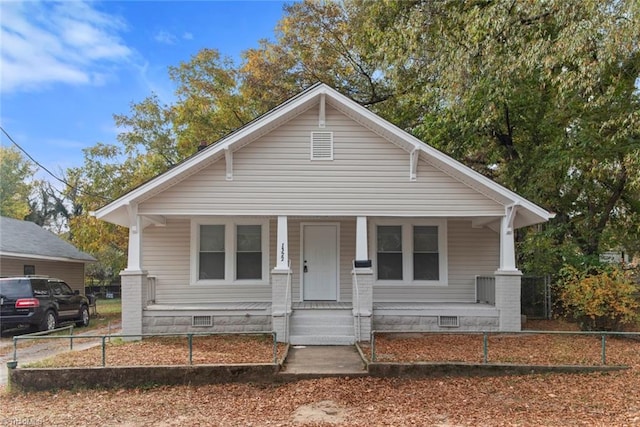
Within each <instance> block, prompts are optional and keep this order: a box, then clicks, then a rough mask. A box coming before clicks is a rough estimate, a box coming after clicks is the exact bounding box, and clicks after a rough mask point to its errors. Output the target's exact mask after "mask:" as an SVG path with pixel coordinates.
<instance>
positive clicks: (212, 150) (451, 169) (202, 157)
mask: <svg viewBox="0 0 640 427" xmlns="http://www.w3.org/2000/svg"><path fill="white" fill-rule="evenodd" d="M322 99H324V101H325V102H326V103H327V104H328V105H331V106H332V107H333V108H335V109H337V110H338V111H340V112H341V113H342V114H345V115H346V116H347V117H349V118H351V119H352V120H354V121H355V122H357V123H358V124H360V125H362V126H364V127H365V128H367V129H369V130H371V131H372V132H374V133H376V134H378V135H380V136H381V137H383V138H385V139H386V140H388V141H389V142H391V143H393V144H395V145H396V146H398V147H400V148H402V149H404V150H405V151H407V152H408V153H410V152H415V153H416V154H419V153H423V156H422V157H426V159H427V161H428V162H429V163H430V164H431V165H433V166H434V167H436V168H437V169H439V170H441V171H442V172H444V173H445V174H447V175H449V176H452V177H453V178H455V179H457V180H458V181H460V182H462V183H464V184H466V185H468V186H469V187H471V188H473V189H475V190H476V191H478V192H480V193H482V194H484V195H486V196H487V197H489V198H492V199H493V200H496V201H498V202H499V203H501V204H503V205H504V206H505V207H506V206H514V205H515V206H518V209H517V213H516V218H515V221H514V227H516V228H519V227H524V226H527V225H532V224H537V223H541V222H544V221H547V220H548V219H550V218H553V216H554V214H552V213H549V212H548V211H546V210H545V209H543V208H541V207H539V206H537V205H536V204H534V203H532V202H530V201H529V200H527V199H525V198H524V197H522V196H520V195H518V194H516V193H514V192H512V191H510V190H508V189H507V188H505V187H503V186H501V185H499V184H498V183H496V182H494V181H492V180H490V179H489V178H487V177H485V176H483V175H482V174H480V173H478V172H476V171H474V170H473V169H471V168H469V167H467V166H465V165H463V164H462V163H460V162H458V161H457V160H454V159H453V158H451V157H449V156H447V155H446V154H444V153H442V152H441V151H439V150H437V149H435V148H433V147H431V146H429V145H427V144H425V143H424V142H422V141H420V140H419V139H417V138H416V137H414V136H412V135H411V134H409V133H407V132H405V131H403V130H402V129H400V128H398V127H397V126H395V125H393V124H391V123H390V122H388V121H386V120H384V119H383V118H382V117H380V116H378V115H376V114H374V113H373V112H371V111H369V110H368V109H366V108H365V107H363V106H361V105H360V104H358V103H356V102H355V101H353V100H351V99H349V98H348V97H346V96H344V95H342V94H340V93H339V92H338V91H336V90H335V89H333V88H331V87H329V86H327V85H326V84H323V83H318V84H315V85H313V86H311V87H310V88H308V89H307V90H305V91H303V92H301V93H300V94H298V95H296V96H295V97H293V98H291V99H289V100H288V101H286V102H284V103H283V104H280V105H279V106H277V107H276V108H274V109H273V110H271V111H269V112H268V113H266V114H264V115H262V116H260V117H258V118H257V119H255V120H254V121H252V122H250V123H249V124H247V125H245V126H244V127H242V128H240V129H238V130H236V131H235V132H233V133H231V134H230V135H228V136H226V137H224V138H222V139H221V140H219V141H218V142H217V143H215V144H212V145H210V146H208V147H207V148H205V149H204V150H202V151H200V152H198V153H196V154H194V155H193V156H191V157H189V158H187V159H185V160H184V161H183V162H182V163H180V164H178V165H177V166H175V167H173V168H172V169H170V170H168V171H166V172H164V173H163V174H160V175H158V176H157V177H155V178H153V179H151V180H150V181H148V182H146V183H145V184H143V185H141V186H139V187H137V188H135V189H133V190H131V191H130V192H128V193H126V194H125V195H123V196H121V197H119V198H118V199H116V200H114V201H113V202H111V203H109V204H107V205H106V206H104V207H102V208H100V209H99V210H97V211H96V212H95V213H94V215H95V216H96V217H97V218H99V219H102V220H105V221H108V222H112V223H114V224H118V225H122V226H125V227H129V226H130V219H129V216H130V212H131V209H130V208H131V207H132V206H133V205H135V204H137V203H140V202H143V201H144V200H147V199H149V198H150V197H152V196H154V195H156V194H158V193H160V192H162V191H163V190H165V189H167V188H169V187H171V186H173V185H175V184H176V183H178V182H181V181H182V180H184V179H186V178H187V177H189V176H191V175H193V174H194V173H196V172H198V171H199V170H202V169H203V168H205V167H207V166H209V165H211V164H212V163H214V162H216V161H218V160H220V159H221V158H223V157H224V156H225V152H226V151H227V150H228V151H229V152H233V151H236V150H238V149H239V148H241V147H243V146H245V145H247V144H249V143H251V142H253V141H255V140H256V139H258V138H259V137H261V136H263V135H265V134H266V133H268V132H271V131H272V130H274V129H275V128H277V127H279V126H281V125H282V124H284V123H286V122H288V121H289V120H291V119H293V118H294V117H296V116H298V115H300V114H301V113H303V112H305V111H307V110H308V109H310V108H312V107H314V106H316V105H318V104H319V103H320V102H321V100H322Z"/></svg>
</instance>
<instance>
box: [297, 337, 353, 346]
mask: <svg viewBox="0 0 640 427" xmlns="http://www.w3.org/2000/svg"><path fill="white" fill-rule="evenodd" d="M289 343H290V344H291V345H353V344H355V343H356V337H355V336H353V335H290V336H289Z"/></svg>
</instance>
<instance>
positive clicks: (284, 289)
mask: <svg viewBox="0 0 640 427" xmlns="http://www.w3.org/2000/svg"><path fill="white" fill-rule="evenodd" d="M290 274H291V270H288V269H287V270H276V269H274V270H272V271H271V316H272V327H273V330H274V331H275V333H276V339H277V340H278V342H289V317H290V315H291V298H292V297H291V293H290V292H291V289H290V287H289V286H288V280H289V277H290Z"/></svg>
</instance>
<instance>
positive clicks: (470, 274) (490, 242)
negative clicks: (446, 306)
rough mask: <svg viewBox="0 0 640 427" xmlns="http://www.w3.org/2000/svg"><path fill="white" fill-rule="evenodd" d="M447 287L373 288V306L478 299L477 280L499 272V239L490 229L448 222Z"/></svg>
mask: <svg viewBox="0 0 640 427" xmlns="http://www.w3.org/2000/svg"><path fill="white" fill-rule="evenodd" d="M447 229H448V234H449V236H448V241H447V244H448V264H449V277H448V278H449V282H448V285H447V286H426V285H405V286H402V285H394V286H391V285H383V284H379V283H377V284H376V285H375V286H374V292H373V294H374V302H431V301H439V302H470V301H474V296H475V276H476V275H493V273H494V272H495V271H496V270H497V269H498V266H499V257H500V238H499V236H498V233H495V232H494V231H492V230H490V229H488V228H472V227H471V222H470V221H458V220H449V221H448V223H447Z"/></svg>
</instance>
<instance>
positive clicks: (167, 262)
mask: <svg viewBox="0 0 640 427" xmlns="http://www.w3.org/2000/svg"><path fill="white" fill-rule="evenodd" d="M304 222H305V223H308V222H313V221H311V220H304ZM324 222H326V221H324ZM332 222H340V233H341V236H340V245H341V248H340V255H341V259H340V285H339V286H340V300H341V301H345V302H349V301H351V268H352V267H351V262H352V260H353V258H354V257H355V218H354V219H343V220H339V221H338V220H335V221H332ZM300 223H301V220H299V219H289V224H288V230H289V257H290V259H291V269H292V277H291V280H292V300H293V301H299V300H300V256H301V254H300ZM276 233H277V221H276V220H275V219H272V220H271V221H270V222H269V234H270V242H269V247H270V248H273V250H270V251H269V254H270V255H269V258H270V259H269V271H271V269H273V267H275V263H276V259H275V257H276V255H275V254H276V253H277V251H276V250H275V248H276V241H277V239H276ZM189 240H190V221H189V220H188V219H169V220H168V221H167V224H166V226H165V227H148V228H146V229H145V230H144V237H143V253H144V256H143V268H144V269H145V270H147V271H148V272H149V275H150V276H155V277H156V278H157V279H156V303H158V304H189V303H213V302H270V301H271V286H269V285H251V286H249V285H238V284H235V285H219V284H213V285H191V284H190V283H189V282H190V271H189V268H190V260H189V253H190V242H189Z"/></svg>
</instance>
